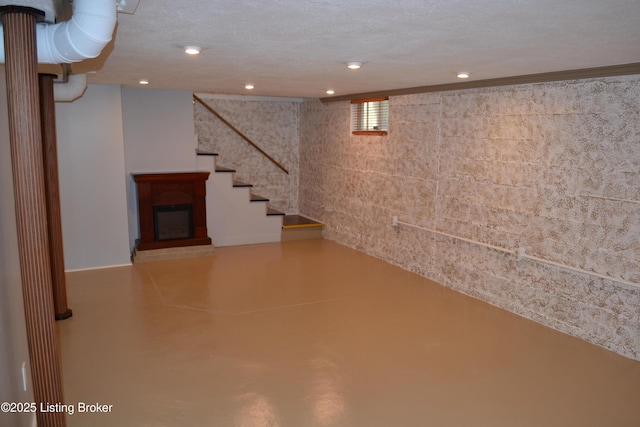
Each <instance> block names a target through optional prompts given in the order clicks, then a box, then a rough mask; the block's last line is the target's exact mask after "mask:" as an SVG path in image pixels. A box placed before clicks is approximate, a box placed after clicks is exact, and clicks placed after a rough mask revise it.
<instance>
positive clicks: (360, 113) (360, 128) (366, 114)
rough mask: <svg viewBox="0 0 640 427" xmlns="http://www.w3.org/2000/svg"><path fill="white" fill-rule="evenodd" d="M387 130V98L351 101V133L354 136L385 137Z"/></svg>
mask: <svg viewBox="0 0 640 427" xmlns="http://www.w3.org/2000/svg"><path fill="white" fill-rule="evenodd" d="M388 130H389V100H388V99H387V98H376V99H362V100H357V101H351V133H352V134H354V135H386V134H387V131H388Z"/></svg>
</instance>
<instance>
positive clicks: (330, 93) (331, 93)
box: [327, 89, 335, 95]
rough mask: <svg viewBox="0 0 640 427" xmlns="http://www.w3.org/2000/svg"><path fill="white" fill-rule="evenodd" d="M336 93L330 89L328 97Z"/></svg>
mask: <svg viewBox="0 0 640 427" xmlns="http://www.w3.org/2000/svg"><path fill="white" fill-rule="evenodd" d="M334 93H335V91H333V90H331V89H329V90H328V91H327V95H333V94H334Z"/></svg>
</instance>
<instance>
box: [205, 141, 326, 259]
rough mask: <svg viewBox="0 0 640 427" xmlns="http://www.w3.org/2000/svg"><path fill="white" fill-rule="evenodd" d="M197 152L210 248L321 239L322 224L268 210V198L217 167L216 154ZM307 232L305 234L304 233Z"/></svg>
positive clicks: (271, 209)
mask: <svg viewBox="0 0 640 427" xmlns="http://www.w3.org/2000/svg"><path fill="white" fill-rule="evenodd" d="M196 153H197V167H198V169H199V170H204V171H208V172H210V173H211V175H210V176H209V179H208V180H207V198H206V203H207V229H208V231H209V236H210V237H211V238H212V239H213V245H214V246H217V247H220V246H235V245H246V244H253V243H268V242H280V241H288V240H299V239H310V238H319V237H322V224H321V223H318V222H316V221H312V220H309V219H307V218H304V217H300V216H299V215H285V214H284V212H280V211H277V210H275V209H273V208H271V207H269V199H268V198H266V197H262V196H259V195H257V194H255V193H254V192H253V186H252V185H251V184H247V183H244V182H240V181H238V180H236V179H235V172H236V171H235V170H234V169H228V168H224V167H221V166H217V161H216V159H217V157H218V155H217V154H214V153H203V152H196ZM305 230H306V232H305Z"/></svg>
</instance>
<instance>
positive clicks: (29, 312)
mask: <svg viewBox="0 0 640 427" xmlns="http://www.w3.org/2000/svg"><path fill="white" fill-rule="evenodd" d="M2 24H3V29H4V46H5V68H6V79H7V103H8V111H9V136H10V145H11V165H12V169H13V185H14V193H15V201H16V228H17V231H18V252H19V257H20V268H21V273H22V293H23V298H24V311H25V321H26V322H25V323H26V329H27V342H28V345H29V359H30V362H31V376H32V380H33V394H34V397H35V401H36V405H38V407H39V405H40V402H45V403H46V402H49V403H54V404H55V403H63V402H64V399H63V393H62V374H61V370H60V352H59V348H58V341H57V336H56V330H55V320H54V309H53V302H52V299H53V298H52V292H51V289H52V282H51V266H50V261H49V259H50V258H49V246H48V233H47V209H46V197H45V191H44V168H43V160H42V159H43V154H42V143H41V140H42V136H41V123H40V104H39V90H38V64H37V50H36V15H35V14H34V13H33V10H32V9H21V8H17V7H10V8H9V9H8V10H5V13H4V14H3V15H2ZM36 416H37V422H38V426H40V427H49V426H55V427H57V426H65V425H66V421H65V413H64V412H44V413H43V412H40V411H38V412H37V414H36Z"/></svg>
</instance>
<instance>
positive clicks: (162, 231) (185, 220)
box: [153, 205, 193, 241]
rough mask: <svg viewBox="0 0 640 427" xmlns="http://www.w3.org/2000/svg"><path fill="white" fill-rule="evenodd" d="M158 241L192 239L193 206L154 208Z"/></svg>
mask: <svg viewBox="0 0 640 427" xmlns="http://www.w3.org/2000/svg"><path fill="white" fill-rule="evenodd" d="M153 215H154V217H155V233H156V240H157V241H162V240H176V239H191V238H192V237H193V207H192V206H191V205H168V206H154V207H153Z"/></svg>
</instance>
